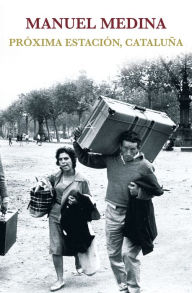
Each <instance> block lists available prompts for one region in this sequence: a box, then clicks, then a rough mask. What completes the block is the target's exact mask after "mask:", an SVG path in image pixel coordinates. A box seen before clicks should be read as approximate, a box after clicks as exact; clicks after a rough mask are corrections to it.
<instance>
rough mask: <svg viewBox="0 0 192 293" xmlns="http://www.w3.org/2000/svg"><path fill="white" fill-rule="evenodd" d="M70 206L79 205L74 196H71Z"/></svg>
mask: <svg viewBox="0 0 192 293" xmlns="http://www.w3.org/2000/svg"><path fill="white" fill-rule="evenodd" d="M68 204H70V205H73V204H77V199H76V198H75V197H74V196H73V195H69V197H68Z"/></svg>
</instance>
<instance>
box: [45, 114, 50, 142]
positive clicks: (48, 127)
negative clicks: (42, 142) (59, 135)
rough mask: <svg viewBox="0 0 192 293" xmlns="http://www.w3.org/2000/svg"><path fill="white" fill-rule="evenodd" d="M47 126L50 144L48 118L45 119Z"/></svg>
mask: <svg viewBox="0 0 192 293" xmlns="http://www.w3.org/2000/svg"><path fill="white" fill-rule="evenodd" d="M45 125H46V128H47V133H48V140H49V142H50V131H49V125H48V121H47V118H45Z"/></svg>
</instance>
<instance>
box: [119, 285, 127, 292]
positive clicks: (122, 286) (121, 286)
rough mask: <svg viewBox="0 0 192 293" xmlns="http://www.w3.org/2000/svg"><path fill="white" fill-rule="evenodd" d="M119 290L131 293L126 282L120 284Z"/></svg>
mask: <svg viewBox="0 0 192 293" xmlns="http://www.w3.org/2000/svg"><path fill="white" fill-rule="evenodd" d="M119 291H120V292H123V293H129V291H128V288H127V285H126V284H124V283H121V284H119Z"/></svg>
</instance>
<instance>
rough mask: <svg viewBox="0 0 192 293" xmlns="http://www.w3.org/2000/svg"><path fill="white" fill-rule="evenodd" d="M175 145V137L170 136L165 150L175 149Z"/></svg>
mask: <svg viewBox="0 0 192 293" xmlns="http://www.w3.org/2000/svg"><path fill="white" fill-rule="evenodd" d="M173 147H174V139H173V138H170V139H169V140H168V141H167V144H166V146H165V149H164V150H165V151H173Z"/></svg>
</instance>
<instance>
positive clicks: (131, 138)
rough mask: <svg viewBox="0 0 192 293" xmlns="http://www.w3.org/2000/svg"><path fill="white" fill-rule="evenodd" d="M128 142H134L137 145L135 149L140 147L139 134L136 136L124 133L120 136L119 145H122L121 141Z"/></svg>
mask: <svg viewBox="0 0 192 293" xmlns="http://www.w3.org/2000/svg"><path fill="white" fill-rule="evenodd" d="M124 140H126V141H130V142H136V143H137V147H138V148H139V147H140V144H141V138H140V136H139V134H137V133H136V132H134V131H129V130H127V131H124V132H122V133H121V134H120V136H119V144H120V145H122V143H123V141H124Z"/></svg>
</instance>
